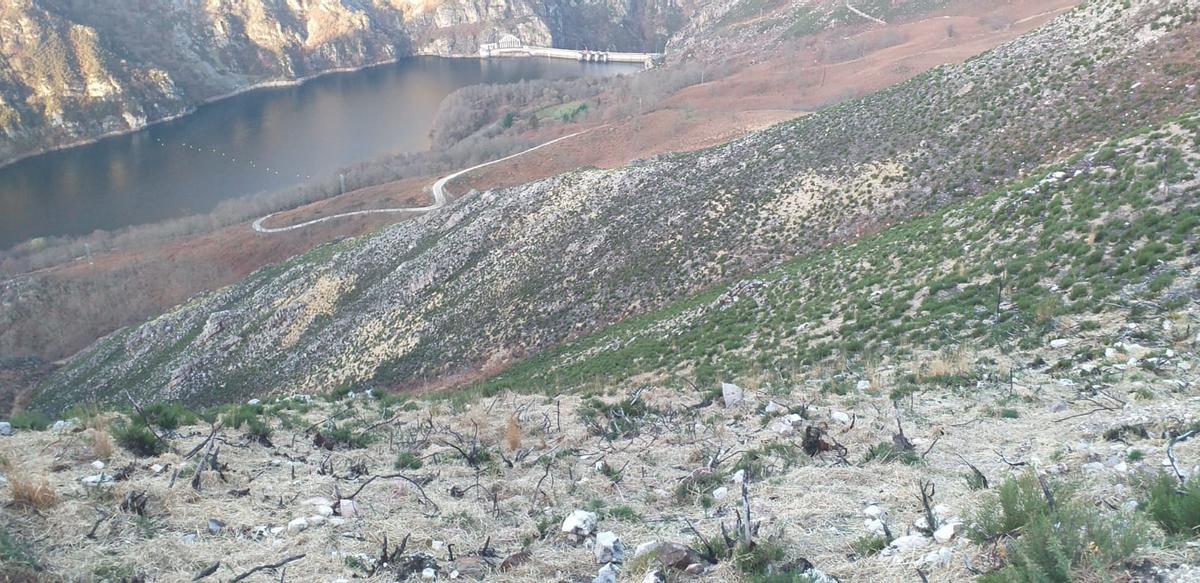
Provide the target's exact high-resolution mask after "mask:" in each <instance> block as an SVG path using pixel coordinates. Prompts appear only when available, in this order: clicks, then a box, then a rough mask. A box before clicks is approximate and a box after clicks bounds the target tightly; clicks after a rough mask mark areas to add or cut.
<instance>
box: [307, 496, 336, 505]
mask: <svg viewBox="0 0 1200 583" xmlns="http://www.w3.org/2000/svg"><path fill="white" fill-rule="evenodd" d="M304 503H305V504H307V505H309V506H333V500H330V499H329V498H323V497H320V496H318V497H316V498H309V499H308V500H305V501H304Z"/></svg>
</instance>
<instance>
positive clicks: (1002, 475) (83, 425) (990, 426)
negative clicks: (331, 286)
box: [0, 111, 1200, 583]
mask: <svg viewBox="0 0 1200 583" xmlns="http://www.w3.org/2000/svg"><path fill="white" fill-rule="evenodd" d="M1198 224H1200V111H1195V112H1193V113H1190V114H1187V115H1185V116H1182V117H1181V118H1179V119H1176V120H1173V121H1171V122H1169V123H1165V124H1162V125H1159V126H1155V127H1152V128H1151V129H1149V130H1146V131H1143V132H1139V133H1137V134H1135V135H1131V136H1127V137H1124V138H1122V139H1117V140H1112V141H1111V142H1109V143H1104V144H1093V145H1090V146H1089V147H1088V148H1086V149H1084V150H1082V151H1081V152H1080V153H1079V154H1077V155H1075V156H1072V157H1071V158H1070V159H1069V160H1067V161H1066V162H1064V163H1061V164H1055V165H1052V166H1049V167H1044V168H1041V169H1039V170H1038V171H1037V172H1035V173H1033V174H1032V175H1031V177H1030V178H1029V179H1027V180H1024V181H1021V182H1020V183H1018V184H1014V185H1010V186H1008V187H1005V188H1003V189H999V190H998V191H997V192H995V193H992V194H990V195H986V196H982V197H976V198H974V199H971V200H968V201H964V202H961V203H956V204H953V205H948V206H947V207H945V208H943V209H940V210H938V211H935V212H932V213H930V214H929V215H928V216H925V217H921V218H918V219H916V220H913V221H911V222H906V223H904V224H901V225H897V226H895V227H893V228H890V229H888V230H886V231H885V232H883V233H880V234H878V235H870V236H867V237H864V238H863V240H862V241H860V242H858V243H856V244H853V245H849V246H847V247H845V248H831V249H825V250H821V251H818V252H816V253H814V254H812V255H811V256H809V257H807V258H805V259H802V260H799V261H796V262H793V263H791V264H788V265H785V266H783V267H782V268H780V269H776V270H773V271H770V272H767V273H765V274H761V275H759V276H758V277H757V278H755V279H745V280H742V281H739V282H737V283H734V284H732V285H730V286H728V287H727V288H723V289H721V290H715V291H713V292H710V293H707V294H704V295H701V296H698V297H694V298H690V299H688V300H686V301H684V302H680V303H677V304H675V305H673V306H671V307H670V308H669V309H667V310H664V311H663V312H660V313H658V314H654V315H652V316H649V317H646V318H641V319H638V320H635V321H630V322H627V323H626V324H623V325H621V326H619V327H617V329H615V330H612V331H610V332H606V333H604V334H602V335H599V336H597V337H596V338H595V339H594V340H588V341H585V342H582V343H580V344H579V345H578V346H577V347H573V348H571V349H568V350H564V351H562V352H561V353H560V354H559V357H558V358H553V359H551V358H547V359H542V361H541V363H540V365H538V366H528V367H524V369H525V372H530V371H533V370H534V369H537V370H539V371H540V372H539V374H538V375H536V376H535V375H530V374H522V375H516V374H514V375H511V376H510V377H509V379H508V380H507V382H506V383H503V384H507V385H509V386H511V387H512V388H515V389H518V390H517V391H499V392H498V393H497V394H495V395H486V396H482V397H480V396H477V395H470V394H462V393H456V394H455V395H454V400H453V401H449V402H447V401H442V400H440V399H437V398H436V397H433V398H429V399H422V398H421V397H415V396H411V395H386V394H382V393H372V392H352V391H348V390H342V391H337V392H334V393H331V394H328V395H325V396H324V398H314V397H312V396H309V395H293V396H288V397H280V398H277V399H265V400H264V401H263V402H257V401H254V402H250V403H247V404H244V405H242V404H232V405H228V406H225V407H220V408H215V409H212V410H208V411H201V412H200V414H199V415H193V414H192V413H190V412H189V411H187V410H186V409H184V408H182V407H178V406H177V405H176V406H170V405H165V404H163V403H161V402H156V403H154V404H153V405H149V404H148V406H147V407H146V409H145V410H144V412H142V413H140V414H139V413H135V412H133V411H129V410H127V411H125V412H124V413H121V412H100V411H98V410H97V409H94V408H89V407H78V408H75V409H73V410H72V411H71V412H70V413H69V415H68V416H71V415H78V416H79V417H78V418H77V419H75V420H67V421H63V422H60V423H59V424H58V426H57V427H56V428H55V429H54V430H52V431H51V430H42V431H36V430H27V429H25V428H24V427H19V428H17V429H16V430H15V432H14V434H13V435H12V436H10V437H3V436H0V448H3V449H0V453H3V455H4V456H5V457H4V463H3V464H0V470H3V472H4V473H5V475H6V477H7V479H8V480H11V484H12V486H11V487H9V488H4V489H3V491H0V496H5V497H6V499H5V501H6V503H5V504H2V505H0V537H3V538H0V540H4V541H5V542H6V544H5V546H4V547H3V548H0V551H3V552H4V555H3V556H4V557H5V559H6V560H5V561H3V562H0V579H3V578H4V577H5V575H8V576H9V577H11V578H14V579H16V580H42V579H34V577H35V576H43V577H45V580H52V581H53V580H57V579H56V578H55V577H63V578H65V579H67V580H76V579H85V580H86V579H90V578H96V579H104V578H108V579H118V578H122V577H124V578H133V577H135V576H138V575H140V576H144V577H145V578H146V579H148V580H162V581H187V580H189V579H191V578H192V577H193V574H194V573H203V572H212V571H216V573H215V574H214V577H216V578H219V579H225V580H228V579H229V578H231V577H234V576H236V575H237V574H240V573H246V572H248V571H249V570H250V569H253V568H255V567H256V566H260V565H270V564H276V563H278V562H279V561H280V560H282V559H283V558H285V557H291V558H292V559H291V562H289V563H288V565H287V570H286V573H282V570H281V575H280V576H283V575H286V577H289V578H291V579H295V580H305V581H309V580H334V579H338V578H343V579H347V580H349V579H353V578H360V577H366V578H368V579H372V578H373V579H386V580H401V581H414V580H420V579H421V578H422V577H423V578H425V579H429V578H431V577H432V575H436V577H437V579H438V580H442V579H446V578H448V579H457V580H463V581H480V580H482V581H503V582H518V581H519V582H528V581H589V580H593V575H594V574H595V573H596V572H597V571H598V570H602V571H601V572H602V573H603V572H604V571H614V570H615V571H618V572H619V573H620V578H619V579H603V578H600V579H599V580H609V581H614V580H619V581H662V580H663V579H662V578H661V577H662V576H664V575H665V576H666V577H669V578H670V579H668V580H684V581H711V582H722V583H725V582H734V583H742V582H745V583H754V582H762V581H768V580H770V581H774V580H781V579H782V580H788V581H822V582H828V581H831V579H827V578H824V577H823V576H821V575H820V573H827V574H829V575H832V576H836V577H838V578H839V579H838V580H841V581H871V582H887V583H892V582H896V583H900V582H911V581H913V580H914V571H917V572H919V573H920V576H921V578H925V579H927V580H930V581H940V582H947V581H951V582H959V581H973V580H979V581H981V582H995V581H1004V582H1011V581H1029V580H1039V579H1037V575H1038V574H1039V573H1042V572H1044V570H1045V569H1046V568H1048V567H1053V572H1054V573H1056V574H1057V578H1056V579H1055V580H1058V581H1109V580H1113V581H1127V580H1128V581H1164V582H1168V581H1170V582H1185V581H1194V580H1195V576H1196V574H1197V573H1198V572H1200V570H1198V568H1197V565H1200V548H1198V547H1197V545H1196V542H1195V540H1196V535H1197V533H1195V532H1194V531H1193V532H1191V533H1189V532H1187V531H1186V528H1187V527H1191V525H1194V524H1196V522H1195V521H1196V520H1200V515H1197V514H1196V513H1195V512H1194V511H1191V512H1189V511H1186V510H1184V509H1183V507H1184V505H1185V504H1194V502H1195V501H1196V500H1198V499H1200V491H1196V489H1195V480H1196V479H1197V478H1196V477H1195V476H1197V475H1200V467H1197V466H1196V465H1195V464H1196V462H1197V460H1198V459H1200V443H1198V441H1200V440H1195V439H1193V440H1191V441H1186V436H1187V435H1188V434H1190V433H1194V431H1195V430H1196V429H1197V428H1200V417H1198V415H1200V408H1197V407H1196V403H1197V398H1198V397H1197V394H1196V391H1195V387H1196V382H1197V380H1198V378H1197V372H1198V371H1200V337H1197V334H1196V328H1195V326H1194V324H1195V322H1198V321H1200V302H1197V301H1196V300H1197V298H1198V297H1200V287H1198V286H1200V230H1198V229H1197V225H1198ZM1068 280H1069V281H1068ZM997 283H998V284H1000V285H999V287H997V286H996V285H995V284H997ZM997 289H999V290H1000V301H999V303H995V302H993V301H992V300H993V297H994V293H995V291H996V290H997ZM1077 290H1082V291H1077ZM672 339H674V343H673V341H672ZM855 342H857V343H858V346H857V347H856V346H854V343H855ZM872 351H877V352H876V355H877V356H874V357H871V356H869V355H868V354H867V353H870V352H872ZM839 353H840V354H839ZM822 354H832V358H825V357H824V356H822ZM549 363H558V364H557V365H555V366H542V365H547V364H549ZM687 363H693V364H695V365H696V366H695V368H696V369H697V370H698V369H699V368H700V367H702V366H708V363H720V364H721V365H722V370H721V371H720V374H721V376H722V378H723V379H724V380H726V381H731V382H736V383H737V387H736V388H724V387H721V386H720V385H718V384H717V383H716V382H714V381H713V379H712V375H708V376H707V378H705V376H704V375H700V374H696V375H694V376H693V375H692V374H691V373H692V372H693V371H689V370H687V369H686V366H687ZM738 363H745V366H740V365H738ZM534 364H537V363H534ZM822 364H823V365H822ZM680 365H684V368H680ZM515 372H516V371H515ZM675 372H678V373H679V377H676V376H674V375H673V374H672V373H675ZM646 373H651V374H646ZM633 374H638V375H639V376H638V378H636V379H626V378H625V377H627V376H629V375H633ZM693 378H694V379H695V382H693V381H692V379H693ZM578 384H588V385H590V386H589V387H588V388H589V389H590V390H585V391H573V392H572V391H563V389H564V388H565V387H567V386H574V385H578ZM492 388H498V385H493V387H492ZM539 392H544V393H549V394H550V395H549V396H547V395H543V394H537V393H539ZM521 393H534V394H521ZM201 418H203V419H204V421H209V422H211V425H210V424H209V423H204V422H202V421H201ZM26 419H28V418H26ZM138 419H144V420H146V421H143V423H150V424H152V425H153V426H154V427H155V428H156V431H158V434H159V435H161V437H160V438H155V437H154V436H151V435H150V434H149V430H147V429H146V428H145V425H137V423H138V421H137V420H138ZM29 424H31V423H30V422H29V421H28V420H26V421H25V423H24V425H29ZM898 426H899V430H897V427H898ZM130 428H133V429H138V428H140V431H136V430H135V431H131V430H130ZM897 431H899V432H898V433H897ZM210 440H211V441H210ZM114 441H115V442H116V443H115V444H114ZM901 444H907V445H901ZM189 451H190V452H191V453H190V454H187V453H185V452H189ZM199 452H204V453H203V454H199ZM210 453H211V460H212V461H211V464H209V465H207V466H206V464H205V463H204V461H203V460H206V459H210V458H209V454H210ZM97 468H99V469H97ZM1175 473H1179V481H1183V480H1184V479H1185V477H1184V476H1188V475H1190V476H1191V478H1190V480H1191V482H1190V483H1191V486H1190V489H1191V490H1192V491H1193V493H1192V494H1191V495H1190V498H1184V497H1183V496H1181V495H1179V494H1176V493H1175V490H1176V488H1177V486H1179V482H1177V481H1176V477H1175V475H1174V474H1175ZM1034 476H1036V479H1032V480H1031V479H1030V478H1032V477H1034ZM1018 477H1020V479H1022V480H1023V481H1024V484H1025V485H1026V488H1029V489H1026V490H1024V491H1023V492H1022V493H1023V494H1024V495H1023V496H1021V497H1019V498H1018V497H1017V496H1015V494H1016V493H1015V492H1014V491H1013V482H1012V481H1011V480H1013V479H1014V478H1018ZM1156 479H1157V480H1160V481H1156ZM1161 480H1165V484H1166V488H1165V497H1169V498H1167V499H1170V500H1175V501H1176V502H1177V503H1178V505H1179V506H1180V507H1181V509H1180V510H1179V511H1178V512H1177V515H1178V516H1181V517H1188V519H1190V520H1191V522H1186V523H1185V524H1186V525H1187V527H1185V528H1183V529H1180V528H1178V527H1177V526H1174V527H1173V526H1172V524H1171V523H1170V522H1169V521H1166V520H1162V519H1161V517H1162V516H1163V515H1164V514H1163V513H1162V512H1161V511H1160V510H1159V511H1156V510H1155V509H1154V506H1156V504H1151V503H1148V502H1151V501H1153V498H1152V495H1151V494H1149V492H1150V491H1151V488H1148V487H1147V485H1148V484H1156V483H1157V484H1163V483H1164V482H1163V481H1161ZM3 482H4V480H3V479H0V485H2V484H3ZM18 486H19V487H18ZM31 491H33V492H34V493H31ZM999 496H1004V497H1005V505H1004V509H1005V512H1004V513H1001V512H1000V510H999V509H997V508H996V507H997V506H998V503H997V502H996V500H997V498H998V497H999ZM1165 497H1164V496H1162V493H1161V492H1160V501H1161V500H1162V499H1163V498H1165ZM1044 498H1050V500H1049V501H1046V502H1043V500H1044ZM743 501H745V502H743ZM743 504H746V506H743ZM1173 504H1174V502H1173ZM747 506H748V507H749V509H747ZM1047 506H1048V508H1045V510H1046V512H1045V514H1046V515H1047V516H1050V517H1052V518H1053V519H1052V520H1041V521H1039V522H1033V521H1031V520H1028V519H1026V520H1022V519H1021V518H1020V514H1021V513H1025V514H1026V515H1028V514H1035V513H1040V512H1043V510H1042V509H1043V508H1044V507H1047ZM1056 506H1057V507H1058V508H1062V509H1066V510H1067V511H1066V512H1062V513H1059V514H1056V510H1055V508H1056ZM584 510H586V511H588V512H591V513H593V514H592V515H587V514H585V515H584V517H585V520H583V521H582V522H586V523H588V524H587V526H585V527H583V528H581V531H582V532H578V531H575V530H574V529H573V528H572V527H571V526H572V524H577V523H578V522H580V521H573V520H571V519H570V518H568V517H570V516H571V515H572V514H574V513H575V512H576V511H584ZM743 512H748V513H749V515H750V521H751V523H752V524H753V527H752V531H753V533H754V534H753V536H754V540H755V541H756V545H757V546H756V547H754V549H747V548H744V547H742V548H738V549H737V550H736V551H734V552H728V550H727V551H726V552H718V551H720V550H721V549H726V547H732V546H733V543H723V542H722V541H723V540H728V539H730V538H732V537H735V536H741V535H740V534H739V533H740V532H741V531H740V530H739V529H738V528H737V527H736V525H737V522H736V521H735V518H734V517H735V516H736V517H737V519H736V520H739V521H740V520H741V516H743V514H742V513H743ZM1001 515H1002V516H1003V518H1004V520H1000V517H1001ZM1168 516H1169V514H1168ZM1038 518H1042V517H1041V516H1038ZM1156 518H1158V519H1159V520H1157V521H1156V520H1155V519H1156ZM989 519H990V520H989ZM931 523H932V524H931ZM81 525H82V526H81ZM1082 525H1085V526H1082ZM89 527H90V531H89ZM1170 528H1174V529H1175V532H1174V533H1173V534H1174V536H1169V537H1167V536H1163V534H1164V532H1163V531H1164V530H1167V529H1170ZM601 533H603V534H601ZM721 534H725V535H726V538H722V537H721V536H720V535H721ZM1047 535H1050V536H1047ZM614 537H616V538H618V539H619V540H620V541H621V542H620V543H616V542H613V541H612V538H614ZM701 537H705V538H708V540H705V538H701ZM1047 540H1049V541H1050V542H1048V543H1047V542H1044V541H1047ZM400 541H403V542H400ZM604 541H608V542H607V545H612V546H617V545H621V546H623V547H624V557H623V559H622V557H621V556H619V553H615V552H609V553H607V554H606V553H604V552H603V551H604V550H605V548H610V549H611V547H606V544H605V542H604ZM389 543H390V544H391V546H390V547H389V546H388V544H389ZM663 545H680V547H678V548H677V549H673V550H672V552H670V553H668V552H666V551H665V550H663V552H659V551H658V550H656V549H660V548H661V547H662V546H663ZM683 545H687V547H686V548H685V547H684V546H683ZM1038 545H1045V546H1047V547H1048V548H1050V549H1051V550H1052V551H1053V552H1050V553H1039V552H1038V549H1039V547H1038ZM381 548H383V549H384V550H383V552H382V553H381ZM397 548H399V549H400V550H396V549H397ZM689 548H690V549H691V550H689ZM635 549H636V550H635ZM755 549H756V550H755ZM702 554H705V555H708V557H707V558H705V557H704V556H703V555H702ZM681 555H682V556H681ZM609 561H611V562H612V563H613V564H612V565H609V564H608V562H609ZM814 566H815V569H816V570H814ZM685 567H687V573H688V575H684V574H683V573H682V571H683V570H684V568H685ZM427 569H428V570H430V571H432V572H433V573H432V574H431V575H422V572H424V571H426V570H427ZM650 571H658V572H659V578H655V577H653V576H650V577H645V578H644V576H645V574H646V573H648V572H650ZM789 572H792V573H794V574H795V575H797V576H795V577H788V576H786V573H789ZM984 574H986V575H984ZM21 575H25V577H22V576H21ZM769 575H774V577H770V578H769V577H768V576H769ZM802 575H808V577H804V576H802ZM980 575H984V577H983V578H980V579H977V576H980ZM1022 575H1024V576H1022ZM810 577H811V578H810Z"/></svg>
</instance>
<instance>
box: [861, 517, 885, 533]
mask: <svg viewBox="0 0 1200 583" xmlns="http://www.w3.org/2000/svg"><path fill="white" fill-rule="evenodd" d="M866 527H867V531H868V532H870V533H871V534H875V535H882V534H885V533H886V532H887V528H885V527H884V525H883V521H882V520H880V519H878V518H868V519H867V521H866Z"/></svg>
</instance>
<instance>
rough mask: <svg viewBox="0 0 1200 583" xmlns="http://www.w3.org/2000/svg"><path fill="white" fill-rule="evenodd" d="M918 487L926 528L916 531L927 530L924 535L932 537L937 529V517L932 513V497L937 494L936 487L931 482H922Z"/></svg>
mask: <svg viewBox="0 0 1200 583" xmlns="http://www.w3.org/2000/svg"><path fill="white" fill-rule="evenodd" d="M918 486H919V487H920V488H921V507H922V508H924V509H925V526H926V527H927V528H925V529H918V530H923V531H924V530H927V531H928V532H925V535H926V536H932V535H933V531H935V530H937V529H938V520H937V516H935V515H934V513H933V497H934V495H935V494H937V487H936V486H935V485H934V483H933V481H932V480H931V481H928V482H926V481H924V480H922V481H921V482H919V483H918Z"/></svg>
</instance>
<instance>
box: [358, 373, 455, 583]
mask: <svg viewBox="0 0 1200 583" xmlns="http://www.w3.org/2000/svg"><path fill="white" fill-rule="evenodd" d="M368 392H370V391H369V390H368ZM450 578H451V579H458V569H455V570H453V571H450Z"/></svg>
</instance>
